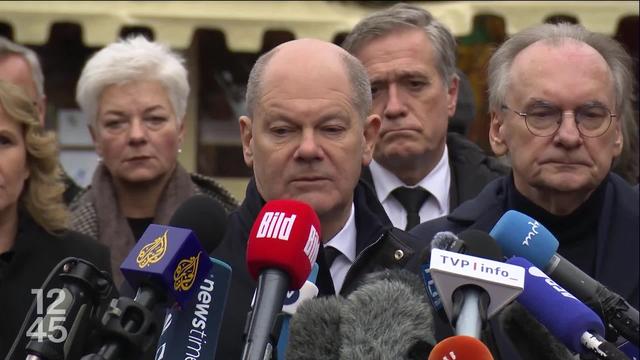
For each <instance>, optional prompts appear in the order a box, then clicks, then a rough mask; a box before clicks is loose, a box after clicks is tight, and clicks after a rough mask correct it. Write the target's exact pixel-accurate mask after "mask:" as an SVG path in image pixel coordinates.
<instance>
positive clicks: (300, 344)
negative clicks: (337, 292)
mask: <svg viewBox="0 0 640 360" xmlns="http://www.w3.org/2000/svg"><path fill="white" fill-rule="evenodd" d="M346 301H347V300H346V299H345V298H343V297H338V296H331V297H321V298H314V299H309V300H307V301H303V302H302V303H301V304H300V306H299V307H298V309H297V311H296V313H295V314H294V315H293V317H292V318H291V324H290V331H289V344H288V346H287V351H286V354H287V356H286V357H285V358H286V359H296V360H318V359H319V360H339V359H340V352H339V350H340V344H341V342H342V339H341V336H340V321H341V317H340V313H341V309H342V306H343V304H344V302H346Z"/></svg>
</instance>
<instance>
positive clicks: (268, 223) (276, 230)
mask: <svg viewBox="0 0 640 360" xmlns="http://www.w3.org/2000/svg"><path fill="white" fill-rule="evenodd" d="M295 221H296V215H295V214H293V215H291V216H289V217H287V216H286V215H285V213H284V212H280V211H276V212H273V211H267V212H266V213H264V216H263V217H262V220H261V221H260V227H258V233H257V234H256V238H258V239H260V238H271V239H279V240H289V235H291V229H292V228H293V223H294V222H295Z"/></svg>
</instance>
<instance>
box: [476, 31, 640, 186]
mask: <svg viewBox="0 0 640 360" xmlns="http://www.w3.org/2000/svg"><path fill="white" fill-rule="evenodd" d="M538 41H544V42H545V43H546V44H550V45H553V46H561V45H563V44H565V43H566V42H567V41H578V42H581V43H584V44H586V45H588V46H590V47H592V48H593V49H595V50H596V51H597V52H598V53H599V54H600V56H602V57H603V58H604V60H605V61H606V63H607V65H608V67H609V71H610V73H611V78H612V80H613V85H614V96H615V99H616V103H615V107H616V108H615V109H614V110H613V112H615V114H616V116H617V119H618V121H619V124H620V127H621V130H622V137H623V149H622V154H621V155H620V157H618V158H617V159H616V162H615V163H614V165H617V164H618V163H622V165H623V166H626V167H627V169H623V170H622V172H623V174H622V175H623V176H625V177H627V179H629V178H630V179H631V181H633V182H635V181H637V177H638V165H637V164H638V126H637V123H636V120H635V114H634V110H633V100H634V97H635V92H634V76H633V73H632V70H631V64H632V60H631V57H630V56H629V54H628V53H627V52H626V51H625V50H624V48H623V47H622V45H620V44H619V43H618V42H617V41H615V40H614V39H612V38H610V37H609V36H606V35H603V34H598V33H594V32H591V31H589V30H587V29H585V28H584V27H582V26H581V25H575V24H568V23H559V24H543V25H538V26H534V27H531V28H528V29H525V30H523V31H521V32H519V33H517V34H515V35H513V36H512V37H511V38H509V39H508V40H507V41H505V42H504V44H502V46H500V48H498V50H497V51H496V52H495V53H494V54H493V56H492V57H491V59H490V60H489V68H488V86H489V109H490V110H491V111H495V112H498V111H500V110H501V108H502V105H504V103H505V98H506V94H507V92H508V91H509V86H510V75H511V71H510V70H511V65H512V64H513V60H514V59H515V57H516V56H517V55H518V54H519V53H520V52H521V51H522V50H524V49H525V48H527V47H529V45H532V44H533V43H535V42H538ZM625 172H626V174H625Z"/></svg>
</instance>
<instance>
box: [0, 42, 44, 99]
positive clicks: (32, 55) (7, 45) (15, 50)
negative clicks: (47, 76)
mask: <svg viewBox="0 0 640 360" xmlns="http://www.w3.org/2000/svg"><path fill="white" fill-rule="evenodd" d="M9 55H19V56H22V57H23V58H24V59H25V60H26V62H27V63H28V64H29V68H31V78H32V79H33V83H34V84H33V85H34V86H35V88H36V91H37V94H38V98H39V99H37V100H38V101H40V100H42V99H44V97H45V95H44V75H43V73H42V66H40V60H38V55H37V54H36V52H35V51H33V50H31V49H29V48H28V47H25V46H22V45H18V44H16V43H14V42H13V41H11V40H9V39H7V38H5V37H3V36H0V59H2V58H4V57H5V56H9Z"/></svg>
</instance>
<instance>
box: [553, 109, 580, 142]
mask: <svg viewBox="0 0 640 360" xmlns="http://www.w3.org/2000/svg"><path fill="white" fill-rule="evenodd" d="M553 138H554V142H556V143H558V144H561V145H563V146H566V147H575V146H578V145H580V144H581V143H582V136H581V135H580V131H579V130H578V123H577V122H576V117H575V114H573V112H569V111H566V112H563V113H562V118H561V120H560V127H559V128H558V131H557V132H556V134H555V136H554V137H553Z"/></svg>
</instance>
